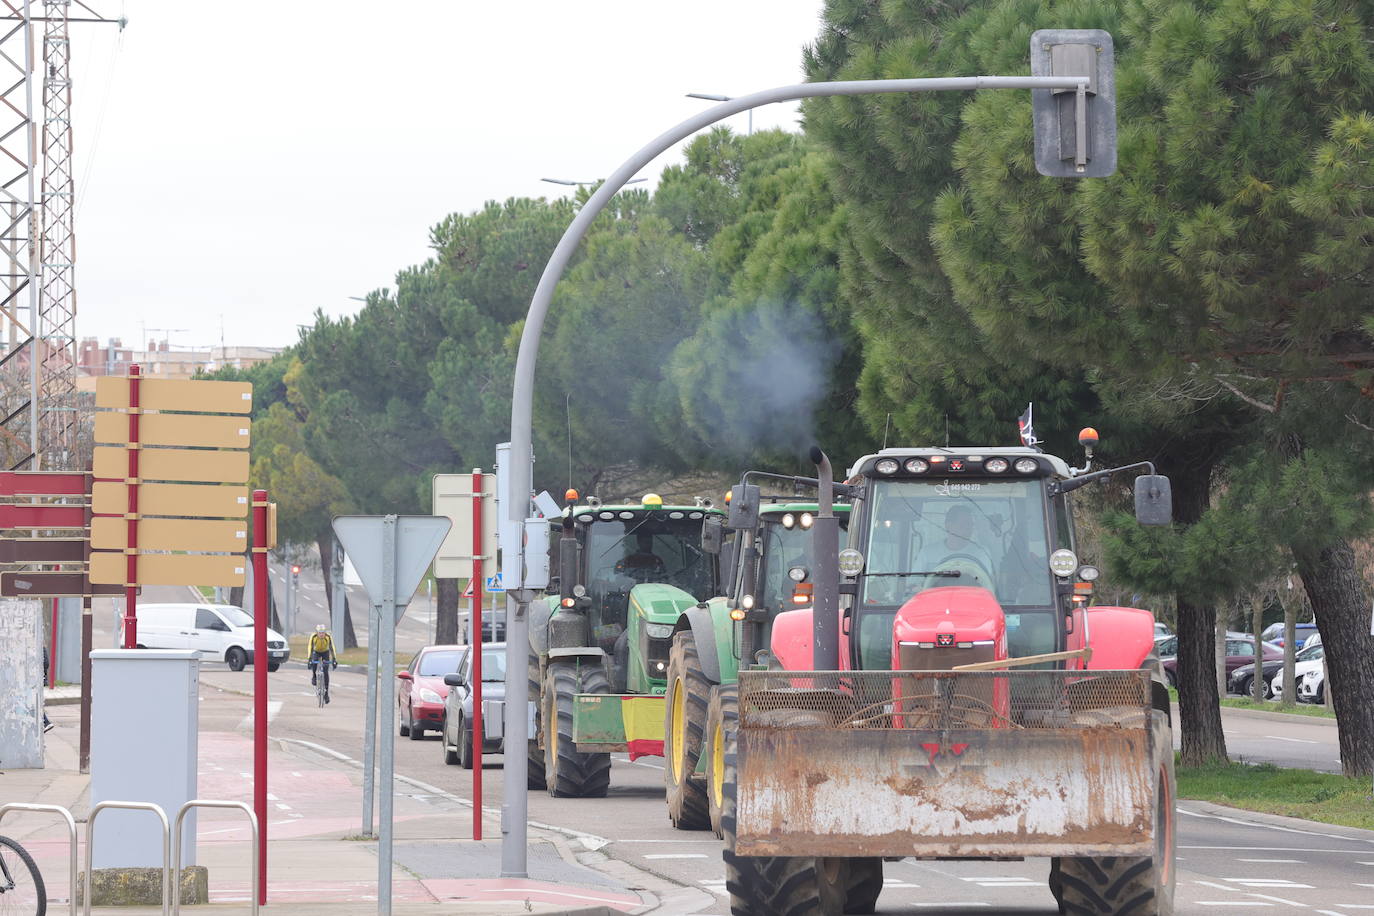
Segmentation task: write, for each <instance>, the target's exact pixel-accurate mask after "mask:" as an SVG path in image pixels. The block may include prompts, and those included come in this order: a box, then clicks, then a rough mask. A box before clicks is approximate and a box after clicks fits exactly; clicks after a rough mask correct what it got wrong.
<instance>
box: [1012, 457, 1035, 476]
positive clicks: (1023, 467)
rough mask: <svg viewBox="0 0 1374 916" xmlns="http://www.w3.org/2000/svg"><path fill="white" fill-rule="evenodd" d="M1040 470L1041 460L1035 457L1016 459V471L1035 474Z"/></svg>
mask: <svg viewBox="0 0 1374 916" xmlns="http://www.w3.org/2000/svg"><path fill="white" fill-rule="evenodd" d="M1038 470H1040V462H1038V461H1036V460H1035V459H1034V458H1017V459H1016V473H1018V474H1034V473H1035V472H1036V471H1038Z"/></svg>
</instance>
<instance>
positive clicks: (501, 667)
mask: <svg viewBox="0 0 1374 916" xmlns="http://www.w3.org/2000/svg"><path fill="white" fill-rule="evenodd" d="M505 679H506V650H505V649H492V650H490V651H488V650H486V649H483V650H482V683H484V684H485V683H486V682H487V681H504V680H505Z"/></svg>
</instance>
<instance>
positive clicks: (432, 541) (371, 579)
mask: <svg viewBox="0 0 1374 916" xmlns="http://www.w3.org/2000/svg"><path fill="white" fill-rule="evenodd" d="M385 519H386V517H385V516H381V515H340V516H336V517H335V519H334V534H335V535H336V536H337V537H338V539H339V543H341V544H343V548H344V551H345V552H347V554H348V556H349V559H351V560H352V561H353V566H354V568H355V569H357V570H358V578H360V579H362V580H363V588H365V589H367V594H368V597H369V598H371V599H372V603H373V604H374V605H375V604H381V603H383V602H385V601H387V600H388V599H391V600H394V601H395V602H396V619H397V620H398V621H399V620H400V619H401V615H403V614H404V613H405V608H406V605H407V604H409V603H410V599H411V597H412V596H413V595H414V594H415V589H416V588H418V587H419V585H420V580H421V579H422V578H424V575H425V570H427V569H429V564H430V562H431V561H432V560H433V559H434V554H435V553H436V552H438V550H439V545H440V544H442V543H443V541H444V536H445V535H447V534H448V530H449V528H450V527H451V526H452V524H453V523H452V522H450V521H449V520H448V519H446V518H444V517H443V516H438V515H398V516H395V519H396V551H395V555H394V556H393V557H392V562H393V563H394V564H395V565H394V578H393V587H392V594H391V595H386V594H384V593H383V580H384V578H385V569H384V567H385V565H386V563H385V558H384V556H383V542H384V536H383V531H384V528H385Z"/></svg>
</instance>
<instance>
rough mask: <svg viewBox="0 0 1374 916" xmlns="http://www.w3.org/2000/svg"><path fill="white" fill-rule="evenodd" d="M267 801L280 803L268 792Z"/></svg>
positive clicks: (278, 799)
mask: <svg viewBox="0 0 1374 916" xmlns="http://www.w3.org/2000/svg"><path fill="white" fill-rule="evenodd" d="M267 800H268V801H281V799H280V798H277V796H275V795H273V794H272V793H271V792H268V793H267Z"/></svg>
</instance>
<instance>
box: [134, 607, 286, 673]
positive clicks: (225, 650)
mask: <svg viewBox="0 0 1374 916" xmlns="http://www.w3.org/2000/svg"><path fill="white" fill-rule="evenodd" d="M135 613H136V614H137V615H138V629H137V631H136V632H137V633H138V647H139V648H140V649H195V650H196V651H197V652H199V653H200V657H201V658H203V659H206V660H212V661H224V662H227V663H228V664H229V668H230V669H231V670H233V671H242V670H243V667H244V665H248V664H251V663H252V661H253V618H252V617H250V616H249V615H248V614H246V613H245V612H244V610H243V609H242V608H237V607H234V606H232V605H227V604H140V605H137V606H136V608H135ZM290 657H291V649H290V647H289V646H287V644H286V638H285V637H283V636H282V635H281V634H280V633H278V632H277V631H276V630H272V629H269V630H268V631H267V670H268V671H276V670H277V669H278V668H280V667H281V663H282V662H284V661H286V660H287V659H288V658H290Z"/></svg>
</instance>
